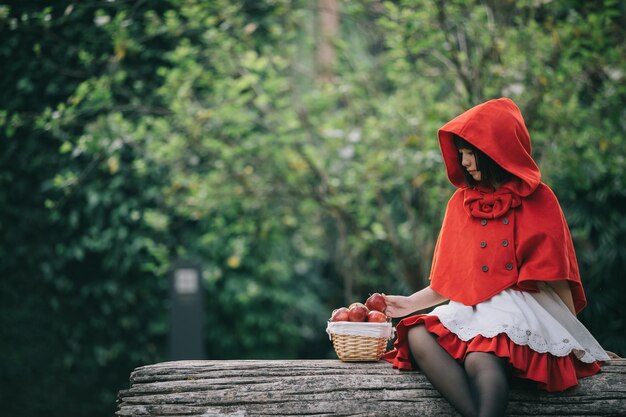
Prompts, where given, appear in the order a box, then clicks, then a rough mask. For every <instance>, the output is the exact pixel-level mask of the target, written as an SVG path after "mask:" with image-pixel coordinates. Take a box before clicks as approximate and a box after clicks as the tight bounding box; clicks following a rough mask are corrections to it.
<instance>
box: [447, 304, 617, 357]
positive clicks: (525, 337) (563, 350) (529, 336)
mask: <svg viewBox="0 0 626 417" xmlns="http://www.w3.org/2000/svg"><path fill="white" fill-rule="evenodd" d="M439 320H440V321H441V324H443V325H444V326H445V327H446V328H447V329H448V330H450V331H451V332H452V333H454V334H455V335H457V336H458V338H459V339H461V340H463V341H464V342H467V341H468V340H471V339H473V338H474V337H476V336H477V335H481V336H483V337H487V338H492V337H495V336H497V335H498V334H500V333H505V334H506V335H507V336H508V337H509V339H511V340H512V341H513V343H515V344H516V345H520V346H529V347H530V348H531V349H532V350H534V351H535V352H538V353H550V354H551V355H554V356H567V355H569V354H570V353H571V352H574V354H575V355H576V357H577V358H578V359H579V360H580V361H581V362H585V363H592V362H595V361H597V360H606V359H605V358H606V357H607V355H606V352H605V351H604V350H600V349H597V348H594V347H587V348H583V347H582V346H581V345H580V344H579V343H576V341H575V340H569V339H567V338H565V339H562V340H561V341H558V342H548V341H547V340H546V339H545V338H544V337H543V336H541V335H540V334H537V333H535V332H533V331H532V330H529V329H523V328H519V327H515V326H510V325H508V324H502V325H500V326H496V327H492V328H489V329H478V328H474V327H467V326H463V325H462V323H460V322H458V321H457V320H446V318H445V317H444V316H439Z"/></svg>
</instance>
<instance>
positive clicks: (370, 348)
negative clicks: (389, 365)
mask: <svg viewBox="0 0 626 417" xmlns="http://www.w3.org/2000/svg"><path fill="white" fill-rule="evenodd" d="M326 331H327V333H328V335H329V336H330V338H331V340H332V342H333V347H334V348H335V353H337V356H338V357H339V359H341V360H342V361H344V362H375V361H378V360H380V357H381V356H382V355H383V354H384V353H385V351H386V350H387V340H389V338H390V337H391V335H392V333H393V329H392V326H391V323H353V322H338V323H329V325H328V327H327V329H326Z"/></svg>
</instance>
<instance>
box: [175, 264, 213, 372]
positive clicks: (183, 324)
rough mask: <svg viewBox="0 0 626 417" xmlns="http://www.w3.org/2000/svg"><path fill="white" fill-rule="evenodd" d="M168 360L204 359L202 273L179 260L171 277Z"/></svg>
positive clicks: (197, 267) (193, 265)
mask: <svg viewBox="0 0 626 417" xmlns="http://www.w3.org/2000/svg"><path fill="white" fill-rule="evenodd" d="M170 287H171V296H170V301H171V307H170V360H185V359H205V355H204V344H203V340H204V291H203V288H202V270H201V268H200V265H198V264H197V263H193V262H187V261H180V262H177V263H176V264H175V265H174V268H173V270H172V275H171V286H170Z"/></svg>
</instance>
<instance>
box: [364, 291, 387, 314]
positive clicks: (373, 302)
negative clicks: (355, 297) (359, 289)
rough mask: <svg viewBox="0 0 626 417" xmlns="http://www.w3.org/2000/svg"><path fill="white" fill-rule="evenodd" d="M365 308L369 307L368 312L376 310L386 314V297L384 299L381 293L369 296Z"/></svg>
mask: <svg viewBox="0 0 626 417" xmlns="http://www.w3.org/2000/svg"><path fill="white" fill-rule="evenodd" d="M365 307H367V308H368V310H376V311H380V312H381V313H384V312H385V309H386V308H387V303H385V297H383V296H382V294H381V293H378V292H375V293H374V294H372V295H370V296H369V298H368V299H367V301H366V302H365Z"/></svg>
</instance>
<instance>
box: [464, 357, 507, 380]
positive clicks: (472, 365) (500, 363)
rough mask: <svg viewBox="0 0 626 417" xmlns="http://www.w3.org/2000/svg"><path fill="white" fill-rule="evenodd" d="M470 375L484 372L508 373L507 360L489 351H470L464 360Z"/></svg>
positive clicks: (466, 370)
mask: <svg viewBox="0 0 626 417" xmlns="http://www.w3.org/2000/svg"><path fill="white" fill-rule="evenodd" d="M463 366H464V368H465V372H467V374H468V375H469V376H472V375H477V374H479V373H483V372H498V373H506V364H505V360H504V359H502V358H500V357H498V356H496V355H495V354H493V353H489V352H470V353H468V354H467V356H466V357H465V361H464V362H463Z"/></svg>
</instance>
